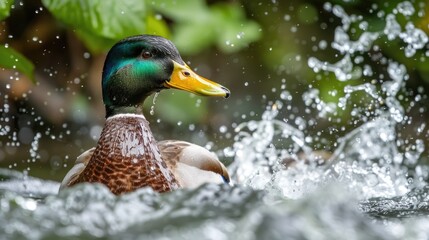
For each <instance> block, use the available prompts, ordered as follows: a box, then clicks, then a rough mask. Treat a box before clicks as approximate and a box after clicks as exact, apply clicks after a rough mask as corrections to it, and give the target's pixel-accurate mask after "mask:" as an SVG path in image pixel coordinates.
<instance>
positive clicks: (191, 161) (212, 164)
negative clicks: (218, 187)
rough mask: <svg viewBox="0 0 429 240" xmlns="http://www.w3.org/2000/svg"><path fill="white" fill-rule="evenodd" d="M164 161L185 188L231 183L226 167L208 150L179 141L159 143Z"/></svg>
mask: <svg viewBox="0 0 429 240" xmlns="http://www.w3.org/2000/svg"><path fill="white" fill-rule="evenodd" d="M158 147H159V150H160V151H161V155H162V158H163V160H164V161H165V162H166V164H167V166H168V167H169V168H170V170H171V171H172V172H173V175H174V176H175V177H176V179H177V180H178V181H179V184H180V185H181V186H182V187H184V188H195V187H198V186H200V185H202V184H204V183H229V182H230V177H229V174H228V171H227V170H226V167H225V166H224V165H223V164H222V162H220V161H219V159H218V158H217V156H216V155H215V154H214V153H212V152H210V151H208V150H207V149H205V148H203V147H201V146H198V145H195V144H192V143H189V142H185V141H178V140H165V141H160V142H158Z"/></svg>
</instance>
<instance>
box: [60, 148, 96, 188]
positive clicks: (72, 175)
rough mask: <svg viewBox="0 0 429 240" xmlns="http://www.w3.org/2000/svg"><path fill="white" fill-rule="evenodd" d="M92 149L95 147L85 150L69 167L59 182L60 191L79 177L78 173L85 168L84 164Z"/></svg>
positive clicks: (92, 151)
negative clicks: (70, 167)
mask: <svg viewBox="0 0 429 240" xmlns="http://www.w3.org/2000/svg"><path fill="white" fill-rule="evenodd" d="M94 150H95V147H93V148H91V149H89V150H87V151H85V152H84V153H82V154H81V155H80V156H79V157H77V158H76V161H75V162H74V166H73V167H72V169H70V171H68V173H67V174H66V176H65V177H64V179H63V181H62V182H61V186H60V191H61V190H62V189H64V188H66V187H68V186H69V184H70V183H72V182H74V181H75V180H76V179H77V178H78V177H79V175H80V174H81V173H82V171H83V170H84V169H85V167H86V165H88V162H89V160H90V159H91V157H92V154H93V153H94Z"/></svg>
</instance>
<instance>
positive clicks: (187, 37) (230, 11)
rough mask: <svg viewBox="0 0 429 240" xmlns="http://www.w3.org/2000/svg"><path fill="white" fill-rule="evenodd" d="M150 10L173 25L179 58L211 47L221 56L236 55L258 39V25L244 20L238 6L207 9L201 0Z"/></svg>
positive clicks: (162, 4) (165, 4)
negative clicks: (172, 22) (165, 17)
mask: <svg viewBox="0 0 429 240" xmlns="http://www.w3.org/2000/svg"><path fill="white" fill-rule="evenodd" d="M151 6H152V7H154V9H156V10H157V11H159V12H161V13H162V14H165V15H166V16H167V17H170V18H172V19H173V20H174V21H175V24H174V25H173V28H174V29H173V30H174V31H173V32H174V35H173V42H174V43H175V44H176V46H177V48H178V49H179V51H180V52H181V53H183V54H195V53H197V52H199V51H201V50H203V49H205V48H208V47H209V46H211V45H213V44H216V45H217V46H218V47H219V49H221V50H222V51H224V52H227V53H229V52H236V51H239V50H241V49H242V48H244V47H247V46H248V45H249V43H251V42H253V41H256V40H258V39H259V38H260V37H261V35H262V32H261V31H260V27H259V25H258V24H257V23H256V22H254V21H249V20H248V19H246V16H245V13H244V10H243V9H242V8H241V7H240V6H239V5H238V4H234V3H220V4H214V5H211V6H210V7H208V6H207V5H205V1H201V0H184V1H180V4H179V1H171V0H169V1H167V0H164V1H160V2H158V1H157V3H156V4H152V5H151ZM190 12H191V13H192V14H189V13H190Z"/></svg>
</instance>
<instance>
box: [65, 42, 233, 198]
mask: <svg viewBox="0 0 429 240" xmlns="http://www.w3.org/2000/svg"><path fill="white" fill-rule="evenodd" d="M168 88H174V89H181V90H184V91H188V92H191V93H195V94H198V95H204V96H220V97H225V98H227V97H228V96H229V94H230V92H229V90H228V89H227V88H225V87H223V86H221V85H220V84H217V83H215V82H212V81H210V80H208V79H205V78H203V77H201V76H199V75H197V74H196V73H195V72H194V71H192V70H191V69H190V67H189V66H187V65H186V63H185V62H184V61H183V60H182V58H181V56H180V54H179V52H178V50H177V49H176V47H175V46H174V44H173V43H172V42H171V41H169V40H167V39H165V38H162V37H159V36H153V35H139V36H133V37H129V38H126V39H124V40H121V41H120V42H118V43H117V44H115V45H114V46H113V47H112V48H111V49H110V51H109V53H108V54H107V57H106V60H105V63H104V68H103V74H102V92H103V102H104V105H105V107H106V122H105V124H104V127H103V130H102V132H101V135H100V138H99V140H98V143H97V146H96V147H94V148H92V149H90V150H88V151H86V152H84V153H83V154H82V155H80V156H79V157H78V158H77V160H76V162H75V165H74V167H73V168H72V169H71V170H70V171H69V172H68V173H67V175H66V176H65V178H64V180H63V181H62V184H61V188H60V189H62V188H65V187H69V186H73V185H75V184H78V183H83V182H97V183H102V184H104V185H106V186H107V187H108V188H109V189H110V190H111V191H112V192H113V193H114V194H121V193H126V192H130V191H134V190H136V189H138V188H142V187H151V188H152V189H154V190H155V191H158V192H167V191H171V190H175V189H178V188H193V187H197V186H199V185H201V184H203V183H206V182H215V183H228V182H229V175H228V172H227V170H226V168H225V166H224V165H223V164H222V163H221V162H220V161H219V159H218V158H217V157H216V156H215V155H214V154H213V153H211V152H209V151H208V150H206V149H204V148H202V147H200V146H197V145H194V144H191V143H187V142H183V141H174V140H170V141H161V142H157V141H155V139H154V137H153V135H152V132H151V130H150V128H149V123H148V121H147V120H146V119H145V117H144V116H143V110H142V106H143V102H144V100H145V99H146V98H147V97H148V96H149V95H151V94H152V93H154V92H158V91H160V90H162V89H168Z"/></svg>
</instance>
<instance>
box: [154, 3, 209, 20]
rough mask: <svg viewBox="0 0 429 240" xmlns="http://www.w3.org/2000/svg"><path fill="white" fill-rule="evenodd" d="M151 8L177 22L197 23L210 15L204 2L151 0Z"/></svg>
mask: <svg viewBox="0 0 429 240" xmlns="http://www.w3.org/2000/svg"><path fill="white" fill-rule="evenodd" d="M148 3H150V7H152V8H153V9H154V10H155V11H157V12H159V13H161V14H163V15H165V16H167V17H169V18H171V19H174V20H175V21H179V22H181V21H188V22H196V21H201V20H202V19H205V18H206V17H207V16H208V15H209V12H208V11H209V9H208V7H207V5H206V3H205V1H204V0H180V1H177V0H158V1H151V0H149V1H148Z"/></svg>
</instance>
